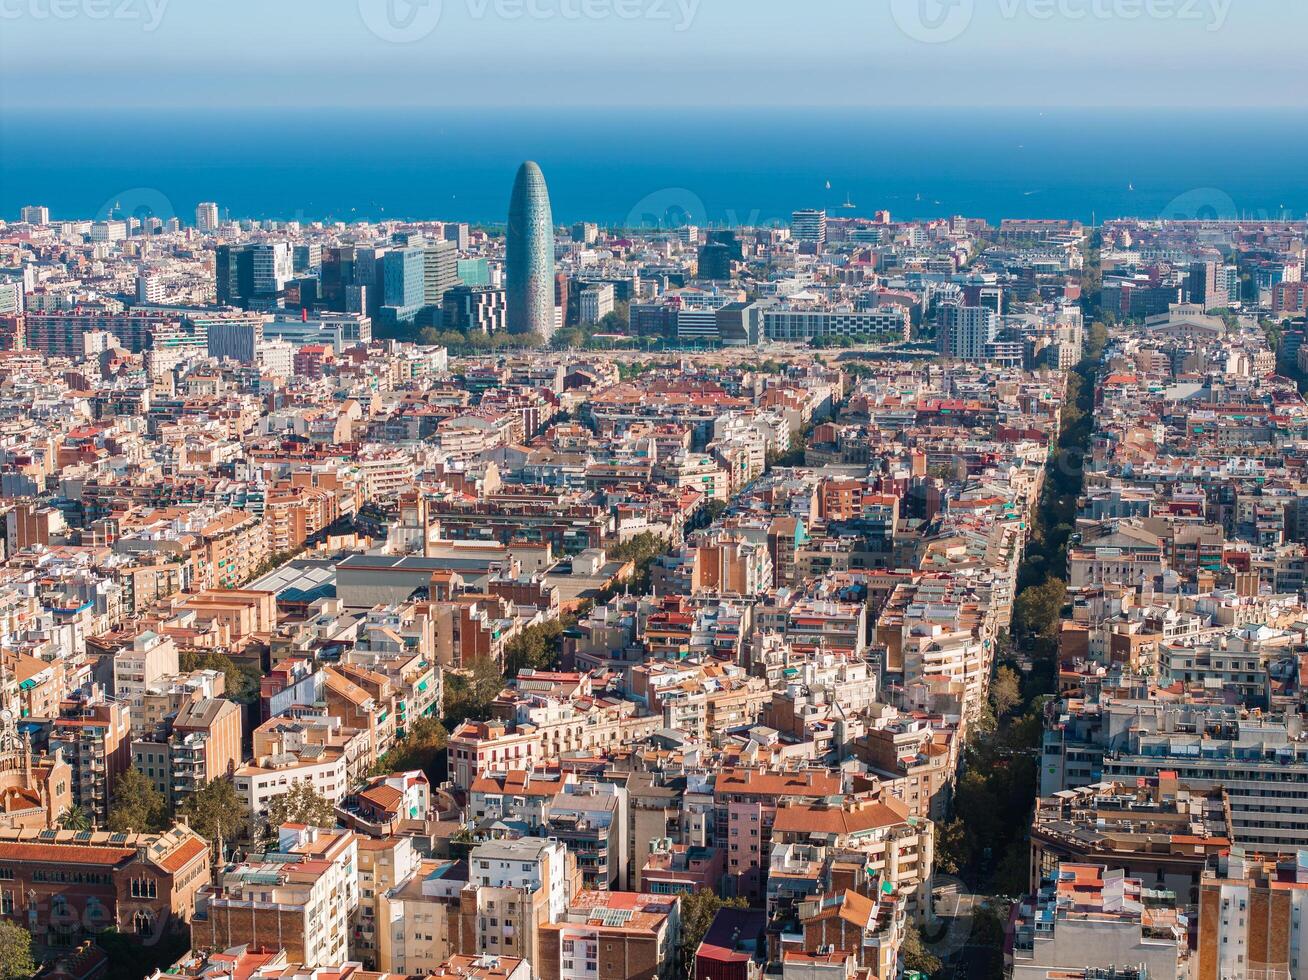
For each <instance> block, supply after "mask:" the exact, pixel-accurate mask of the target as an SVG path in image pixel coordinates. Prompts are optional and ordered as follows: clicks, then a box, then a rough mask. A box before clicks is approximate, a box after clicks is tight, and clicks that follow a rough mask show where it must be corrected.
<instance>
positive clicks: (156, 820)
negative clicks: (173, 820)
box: [109, 766, 168, 834]
mask: <svg viewBox="0 0 1308 980" xmlns="http://www.w3.org/2000/svg"><path fill="white" fill-rule="evenodd" d="M167 822H168V805H167V803H165V802H164V798H163V794H162V793H160V792H159V791H158V790H157V789H155V786H154V783H153V782H151V781H150V780H149V779H147V778H146V776H145V774H144V773H142V772H141V770H139V769H137V768H136V767H135V766H132V767H131V768H130V769H128V770H127V771H126V772H124V773H123V774H122V775H120V776H119V777H118V778H117V779H116V780H114V790H113V802H112V803H110V805H109V829H110V830H112V831H114V832H115V833H119V834H123V833H128V832H130V831H135V832H136V833H138V834H144V833H153V832H155V831H158V830H163V829H164V826H165V825H166V824H167Z"/></svg>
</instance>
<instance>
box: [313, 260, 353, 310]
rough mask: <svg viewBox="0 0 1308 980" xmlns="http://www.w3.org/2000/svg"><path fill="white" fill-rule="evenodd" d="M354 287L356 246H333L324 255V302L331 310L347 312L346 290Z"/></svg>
mask: <svg viewBox="0 0 1308 980" xmlns="http://www.w3.org/2000/svg"><path fill="white" fill-rule="evenodd" d="M353 285H354V246H353V245H333V246H330V247H328V248H325V249H323V253H322V287H321V288H322V301H323V304H324V305H325V306H326V307H327V309H329V310H341V311H343V310H345V309H347V308H348V307H347V306H346V305H345V292H346V288H347V287H349V286H353Z"/></svg>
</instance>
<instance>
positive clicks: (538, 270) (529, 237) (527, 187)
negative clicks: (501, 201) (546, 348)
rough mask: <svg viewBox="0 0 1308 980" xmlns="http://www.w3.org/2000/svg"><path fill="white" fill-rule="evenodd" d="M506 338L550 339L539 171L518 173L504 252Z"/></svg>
mask: <svg viewBox="0 0 1308 980" xmlns="http://www.w3.org/2000/svg"><path fill="white" fill-rule="evenodd" d="M505 263H506V266H507V268H506V269H505V272H506V275H507V278H508V290H507V292H508V297H507V299H508V316H507V318H506V319H507V325H508V329H509V333H536V334H540V336H542V337H546V338H548V337H549V336H550V335H551V334H553V333H554V217H553V215H552V214H551V213H550V194H549V190H548V189H547V188H546V187H545V175H544V174H542V173H541V172H540V167H538V166H537V165H536V163H535V162H534V161H532V160H528V161H527V162H526V163H524V164H523V165H522V166H521V167H519V168H518V176H517V179H516V180H514V182H513V199H512V200H511V201H510V202H509V233H508V242H507V248H506V252H505Z"/></svg>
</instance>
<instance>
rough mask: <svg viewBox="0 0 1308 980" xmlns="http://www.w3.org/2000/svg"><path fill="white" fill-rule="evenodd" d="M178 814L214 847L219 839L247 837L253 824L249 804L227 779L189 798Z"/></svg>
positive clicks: (228, 839)
mask: <svg viewBox="0 0 1308 980" xmlns="http://www.w3.org/2000/svg"><path fill="white" fill-rule="evenodd" d="M178 812H179V813H180V814H181V815H182V816H184V817H186V820H187V822H188V823H189V824H190V825H191V829H192V830H194V831H195V832H196V833H197V834H199V835H200V836H201V837H203V838H204V839H205V840H207V841H209V843H210V844H212V845H213V846H214V847H217V846H218V839H219V838H222V840H223V841H231V840H235V839H237V838H241V837H243V836H244V835H245V833H246V831H247V829H248V825H249V822H250V812H249V810H248V809H247V807H246V804H245V801H244V800H243V799H241V797H240V796H239V795H237V792H236V787H234V786H233V785H232V784H231V782H230V781H229V780H227V779H215V780H213V781H212V782H209V783H206V784H205V785H204V786H202V787H201V788H200V789H198V790H196V791H195V792H194V793H192V794H191V795H190V796H188V797H187V798H186V801H185V802H184V803H182V805H181V807H180V808H179V810H178Z"/></svg>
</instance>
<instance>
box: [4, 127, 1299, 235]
mask: <svg viewBox="0 0 1308 980" xmlns="http://www.w3.org/2000/svg"><path fill="white" fill-rule="evenodd" d="M529 158H530V159H535V160H537V161H538V162H539V163H540V164H541V167H542V169H543V170H544V172H545V176H546V180H547V181H548V183H549V189H550V196H551V199H552V202H553V208H554V216H555V220H556V221H558V222H560V223H563V222H572V221H580V220H591V221H597V222H600V223H601V224H608V225H615V224H626V225H630V226H645V227H651V226H659V225H676V224H681V223H686V222H689V223H694V224H698V225H702V226H704V225H738V224H765V223H770V222H772V223H779V222H784V221H785V220H786V219H787V217H788V216H789V214H790V212H791V211H792V210H795V209H796V208H803V207H826V208H828V209H829V210H830V211H831V212H832V213H833V214H838V215H849V216H856V215H866V216H870V215H871V214H872V212H873V211H874V210H877V209H887V210H889V211H890V212H891V214H892V215H893V216H894V217H895V218H897V219H900V218H927V217H936V216H948V215H954V214H963V215H967V216H970V217H984V218H988V219H990V220H992V221H995V220H998V219H999V218H1002V217H1033V218H1045V217H1075V218H1080V219H1082V220H1083V221H1090V220H1092V219H1098V220H1100V221H1102V220H1104V219H1106V218H1113V217H1123V216H1138V217H1157V216H1160V215H1161V216H1165V217H1190V218H1193V217H1204V216H1215V217H1236V216H1242V215H1258V216H1267V217H1278V216H1282V215H1286V216H1290V217H1297V218H1302V217H1304V216H1305V215H1306V214H1308V112H1305V111H1303V110H1277V111H1260V110H1250V109H1217V110H1204V111H1199V110H1194V111H1190V110H1185V111H1178V110H1161V109H1158V110H1138V111H1123V110H1120V109H1113V110H1107V109H1067V110H1050V109H973V110H964V109H840V110H836V109H793V108H785V109H776V110H764V109H740V110H727V109H686V110H669V109H642V108H632V109H630V110H626V111H621V112H618V111H615V110H611V109H604V110H588V109H567V110H564V109H560V110H551V111H544V112H542V111H535V110H533V111H525V110H512V109H478V110H472V109H433V108H421V109H386V110H379V111H370V110H362V109H356V108H351V109H339V110H334V109H323V108H286V109H276V110H273V109H243V110H239V111H237V110H220V111H218V110H215V111H211V110H187V111H181V110H150V111H145V110H131V111H127V110H124V111H121V112H112V113H105V112H95V113H90V112H87V113H85V114H61V113H51V112H46V111H41V112H36V111H26V110H5V111H4V112H3V113H0V214H3V215H4V216H5V217H6V218H10V219H13V218H16V217H17V213H18V210H19V208H20V207H21V206H22V205H24V204H45V205H47V206H48V207H49V208H50V210H51V214H52V215H53V216H54V217H55V218H73V217H88V216H97V215H103V214H105V213H106V212H108V211H109V209H111V208H113V207H114V206H115V205H120V206H121V208H122V210H123V211H125V212H133V213H136V214H154V215H159V216H161V217H167V216H169V215H170V214H177V215H179V216H180V217H181V218H182V219H183V220H184V221H186V222H188V223H189V222H190V221H191V220H193V217H194V209H195V205H196V203H197V202H199V201H217V202H219V205H220V207H221V208H222V209H223V210H224V212H226V213H228V214H230V215H231V216H232V217H249V218H283V219H289V218H299V219H303V220H314V219H335V220H359V219H381V218H405V219H442V220H463V221H470V222H475V223H497V222H502V221H503V220H504V216H505V212H506V210H507V208H508V200H509V191H510V188H511V185H512V182H513V176H514V172H515V170H516V168H517V166H518V164H519V163H520V162H521V161H522V160H524V159H529ZM846 205H850V206H846Z"/></svg>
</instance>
